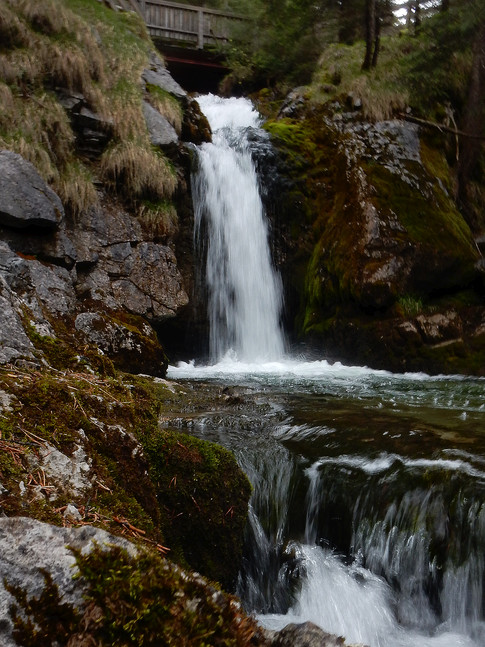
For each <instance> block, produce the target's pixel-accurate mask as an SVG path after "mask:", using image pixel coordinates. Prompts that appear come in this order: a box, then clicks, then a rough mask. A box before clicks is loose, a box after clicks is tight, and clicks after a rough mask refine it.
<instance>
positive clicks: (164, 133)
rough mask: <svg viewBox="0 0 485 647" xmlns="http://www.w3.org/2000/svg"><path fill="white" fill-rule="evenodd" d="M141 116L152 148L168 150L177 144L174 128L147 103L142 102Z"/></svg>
mask: <svg viewBox="0 0 485 647" xmlns="http://www.w3.org/2000/svg"><path fill="white" fill-rule="evenodd" d="M143 114H144V116H145V121H146V125H147V128H148V134H149V136H150V142H151V143H152V145H153V146H158V147H160V148H164V149H167V148H169V149H170V148H173V147H174V146H176V145H177V144H178V140H179V138H178V135H177V133H176V132H175V128H174V127H173V126H172V124H170V123H169V122H168V121H167V119H165V117H163V116H162V115H161V114H160V113H159V112H158V110H156V109H155V108H154V107H153V106H151V105H150V104H149V103H148V101H144V102H143Z"/></svg>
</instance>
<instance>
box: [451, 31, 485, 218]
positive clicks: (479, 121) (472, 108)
mask: <svg viewBox="0 0 485 647" xmlns="http://www.w3.org/2000/svg"><path fill="white" fill-rule="evenodd" d="M461 130H463V131H464V132H466V133H472V134H474V135H484V134H485V21H483V22H482V23H481V25H480V27H479V29H478V32H477V34H476V37H475V41H474V43H473V63H472V72H471V78H470V85H469V89H468V98H467V102H466V105H465V111H464V115H463V121H462V125H461ZM481 146H482V143H481V141H480V139H478V138H472V137H461V138H460V159H459V163H458V168H457V180H458V189H457V199H458V203H459V204H460V205H461V206H462V208H463V209H464V211H465V213H467V212H468V213H469V214H471V211H472V210H471V209H470V208H469V207H470V206H471V205H470V200H469V185H470V180H471V179H472V177H473V172H474V170H475V167H476V164H477V161H478V157H479V155H480V150H481ZM471 224H473V223H471Z"/></svg>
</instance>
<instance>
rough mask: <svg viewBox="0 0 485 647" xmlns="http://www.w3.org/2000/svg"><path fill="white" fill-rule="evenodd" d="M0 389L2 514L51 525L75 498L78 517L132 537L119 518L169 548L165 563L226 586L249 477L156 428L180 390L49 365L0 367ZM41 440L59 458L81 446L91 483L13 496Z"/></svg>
mask: <svg viewBox="0 0 485 647" xmlns="http://www.w3.org/2000/svg"><path fill="white" fill-rule="evenodd" d="M0 389H2V390H4V391H6V392H8V393H12V394H15V396H16V398H17V399H16V400H15V401H14V402H13V403H12V405H11V406H12V409H13V410H12V411H11V412H5V414H4V416H3V417H0V432H2V439H3V443H4V447H2V446H1V445H0V458H1V460H0V482H1V483H2V484H3V485H4V487H6V488H7V489H9V490H11V495H9V496H8V497H6V498H5V497H4V498H3V500H2V507H3V510H4V511H5V512H6V513H7V514H19V513H22V514H24V515H30V516H33V517H35V518H39V519H42V520H45V521H49V522H50V523H55V524H60V523H62V521H63V519H62V516H61V514H60V513H59V512H58V511H57V510H58V508H61V507H62V506H63V505H65V504H67V503H74V504H75V505H77V506H78V507H80V508H82V509H83V510H84V515H85V521H87V522H92V523H93V524H95V525H99V526H101V527H103V528H106V529H109V530H110V531H111V532H113V533H115V534H120V533H121V534H123V533H126V532H128V534H129V536H130V537H131V538H133V540H136V539H139V538H140V534H139V533H137V532H132V531H130V530H129V527H127V526H126V525H123V523H121V522H122V521H123V520H127V521H128V522H129V523H130V524H131V526H134V527H135V528H138V529H140V530H142V531H144V532H145V533H146V534H145V535H143V536H144V538H145V540H148V541H149V542H150V543H153V544H162V545H164V546H168V548H169V549H170V556H171V557H172V558H173V559H175V560H177V561H179V562H180V563H182V564H184V565H186V566H187V565H188V566H190V567H191V568H195V569H197V570H199V571H200V572H202V573H204V574H205V575H207V576H208V577H210V578H211V579H213V580H218V581H221V582H222V583H223V584H224V585H226V586H228V587H229V586H231V585H232V584H233V583H234V577H235V575H236V573H237V569H238V559H239V557H240V555H241V549H242V537H243V530H244V526H245V523H246V518H247V506H248V500H249V495H250V486H249V482H248V480H247V478H246V477H245V475H244V474H243V473H242V471H241V470H240V469H239V467H238V466H237V463H236V461H235V459H234V456H233V455H232V454H231V453H230V452H228V451H226V450H224V449H222V448H221V447H219V446H217V445H214V444H212V443H208V442H205V441H202V440H197V439H195V438H192V437H190V436H183V435H181V434H179V433H177V432H168V431H165V432H162V431H160V430H159V419H160V416H162V415H163V414H164V413H166V412H167V410H169V409H170V406H171V403H172V402H173V401H174V399H177V400H178V398H179V397H181V396H178V395H177V394H176V393H174V392H173V391H172V390H170V389H169V388H168V387H167V386H166V385H165V384H164V383H156V382H154V381H152V380H150V379H147V378H142V377H140V376H138V377H136V376H127V375H126V376H123V375H119V376H118V377H117V378H116V379H115V378H109V377H106V376H104V377H101V376H97V375H93V374H91V373H82V372H78V371H76V372H72V371H63V372H62V373H59V372H58V371H53V370H48V369H44V370H43V371H18V370H15V369H3V370H2V371H1V372H0ZM179 404H180V403H179ZM9 443H10V445H11V446H12V447H13V448H14V449H16V450H17V452H16V453H10V452H9V451H8V448H9V446H10V445H9ZM42 443H49V444H52V445H54V446H56V447H57V448H58V449H59V450H60V451H62V452H63V453H65V454H66V455H70V454H71V453H72V451H74V450H75V449H76V447H77V446H78V445H81V446H82V447H83V448H84V450H85V451H86V453H87V455H88V456H89V458H90V461H91V471H90V474H91V476H92V477H93V478H92V485H91V486H88V487H87V489H86V491H85V492H83V493H82V494H80V495H79V496H77V497H76V496H72V495H69V497H68V499H67V498H66V495H64V493H62V492H59V493H58V497H57V498H56V500H55V501H51V500H50V499H47V498H46V499H45V500H40V501H39V500H38V499H36V498H34V497H33V496H30V494H31V491H30V490H28V492H27V494H26V495H25V496H24V497H22V498H19V495H18V492H19V482H20V481H21V480H23V481H24V483H27V482H28V480H29V475H30V474H31V471H32V467H31V462H30V459H29V456H30V457H32V456H33V453H34V451H35V449H36V447H38V446H39V444H42ZM19 448H20V449H19ZM2 451H3V453H2Z"/></svg>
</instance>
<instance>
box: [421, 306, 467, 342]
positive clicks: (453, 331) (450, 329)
mask: <svg viewBox="0 0 485 647" xmlns="http://www.w3.org/2000/svg"><path fill="white" fill-rule="evenodd" d="M416 323H417V326H418V328H419V330H420V332H421V334H422V336H423V339H424V341H425V342H426V343H427V344H439V343H443V342H448V341H450V340H455V339H459V338H460V337H461V336H462V334H463V326H462V323H461V320H460V317H459V316H458V313H457V312H455V311H454V310H449V311H447V312H444V313H437V314H433V315H420V316H419V317H417V318H416Z"/></svg>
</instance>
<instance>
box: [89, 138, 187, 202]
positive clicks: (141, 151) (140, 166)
mask: <svg viewBox="0 0 485 647" xmlns="http://www.w3.org/2000/svg"><path fill="white" fill-rule="evenodd" d="M101 175H102V177H103V178H104V179H105V181H106V182H107V183H108V184H109V185H110V186H111V187H112V189H114V190H115V191H116V192H117V193H121V194H122V195H124V196H125V198H126V199H127V200H131V201H136V200H138V199H141V198H144V197H146V198H149V199H152V200H164V199H166V198H167V197H170V196H171V195H172V193H173V191H174V190H175V186H176V178H175V175H174V173H173V171H172V169H171V167H170V166H169V164H168V163H167V161H166V160H165V158H164V157H163V156H162V155H160V154H159V153H157V152H156V151H155V150H152V149H151V148H150V147H149V146H147V145H146V142H145V141H143V140H142V141H141V142H138V141H129V140H128V141H122V142H119V143H118V144H115V145H114V146H113V147H111V148H109V149H108V150H107V151H106V153H105V154H104V155H103V158H102V160H101Z"/></svg>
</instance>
